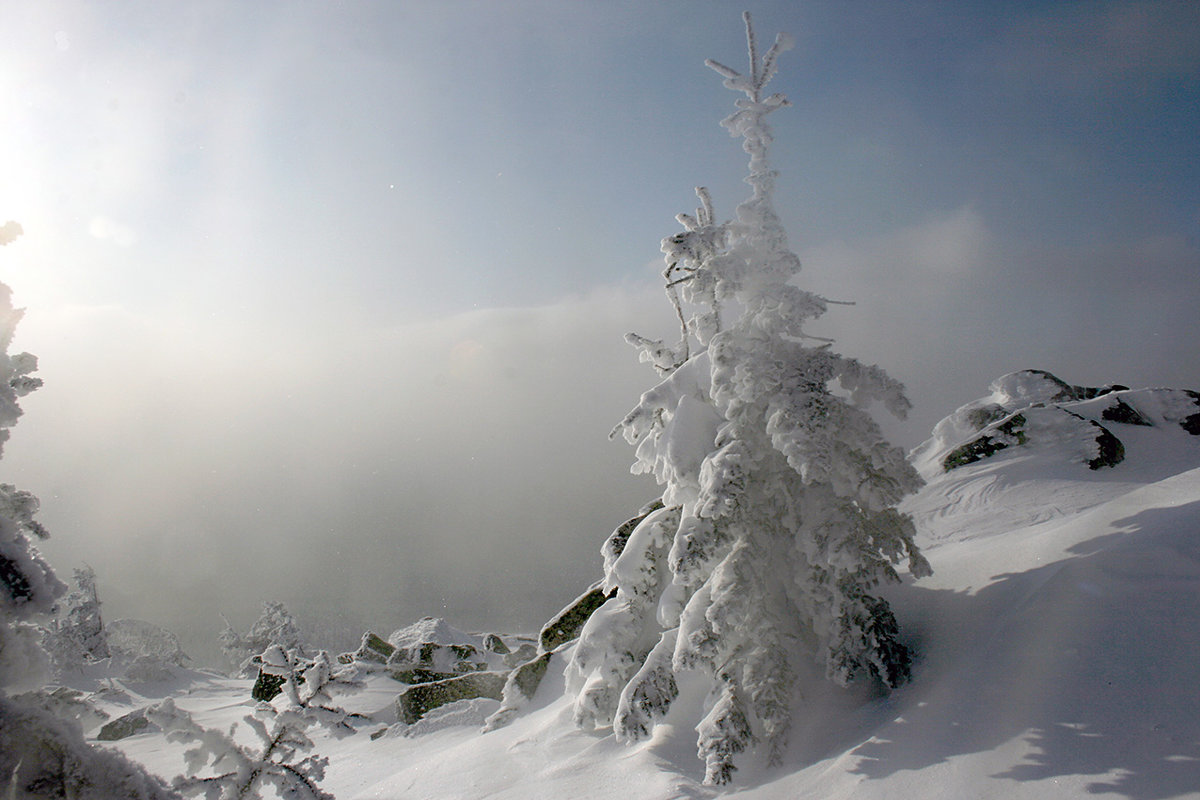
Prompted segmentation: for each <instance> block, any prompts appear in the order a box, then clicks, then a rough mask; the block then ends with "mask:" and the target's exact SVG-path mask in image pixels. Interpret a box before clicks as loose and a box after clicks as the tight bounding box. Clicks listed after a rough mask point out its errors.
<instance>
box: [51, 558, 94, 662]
mask: <svg viewBox="0 0 1200 800" xmlns="http://www.w3.org/2000/svg"><path fill="white" fill-rule="evenodd" d="M74 583H75V588H74V589H73V590H72V591H71V592H70V593H69V594H68V595H67V596H66V598H65V599H64V600H63V601H62V602H61V603H60V607H61V608H60V611H59V615H58V618H57V619H55V620H54V621H52V622H51V623H50V625H49V626H47V628H46V634H45V640H44V641H45V645H46V649H47V650H48V651H49V652H50V656H51V658H53V659H54V665H55V667H56V668H57V669H58V670H59V671H60V672H61V671H63V670H66V669H72V668H75V667H78V666H79V665H81V664H83V663H85V662H88V661H98V660H100V659H104V658H108V657H109V655H110V653H109V649H108V636H107V633H106V632H105V630H104V618H103V617H102V616H101V615H100V594H99V591H98V590H97V589H96V572H95V571H94V570H93V569H92V568H91V567H88V566H85V567H84V568H83V569H77V570H75V580H74Z"/></svg>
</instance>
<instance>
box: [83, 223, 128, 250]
mask: <svg viewBox="0 0 1200 800" xmlns="http://www.w3.org/2000/svg"><path fill="white" fill-rule="evenodd" d="M88 233H89V234H91V235H92V236H94V237H95V238H97V239H100V240H101V241H107V242H112V243H113V244H115V245H118V246H120V247H131V246H132V245H134V244H135V243H136V242H137V234H136V233H134V231H133V228H131V227H129V226H128V225H125V224H123V223H120V222H116V221H115V220H112V219H109V218H108V217H104V216H99V217H93V218H92V221H91V222H89V223H88Z"/></svg>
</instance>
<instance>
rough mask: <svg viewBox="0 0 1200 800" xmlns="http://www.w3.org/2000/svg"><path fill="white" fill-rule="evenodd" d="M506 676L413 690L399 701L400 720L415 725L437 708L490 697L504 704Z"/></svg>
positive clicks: (479, 675) (462, 678) (482, 675)
mask: <svg viewBox="0 0 1200 800" xmlns="http://www.w3.org/2000/svg"><path fill="white" fill-rule="evenodd" d="M507 679H508V674H507V673H504V672H472V673H469V674H467V675H459V676H457V677H454V678H448V679H446V680H441V681H434V682H432V683H421V684H417V685H415V686H410V687H409V688H408V689H406V690H404V691H403V692H401V693H400V696H399V697H397V698H396V711H397V714H398V716H399V717H400V719H402V720H403V721H404V722H405V723H407V724H409V725H412V724H413V723H415V722H416V721H417V720H419V719H421V718H422V717H423V716H425V715H426V714H427V713H429V712H430V711H432V710H433V709H435V708H439V707H441V706H444V705H446V704H447V703H453V702H456V701H458V700H471V699H474V698H476V697H488V698H491V699H492V700H500V699H502V698H503V696H504V683H505V681H506V680H507Z"/></svg>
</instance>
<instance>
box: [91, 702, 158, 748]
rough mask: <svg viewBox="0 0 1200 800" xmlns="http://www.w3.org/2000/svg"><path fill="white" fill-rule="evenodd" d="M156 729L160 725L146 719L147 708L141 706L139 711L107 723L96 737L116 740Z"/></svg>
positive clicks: (108, 740)
mask: <svg viewBox="0 0 1200 800" xmlns="http://www.w3.org/2000/svg"><path fill="white" fill-rule="evenodd" d="M156 730H158V726H157V725H155V724H154V723H152V722H151V721H150V720H148V719H146V709H144V708H139V709H138V710H137V711H130V712H129V713H128V714H126V715H125V716H123V717H117V718H116V719H114V720H113V721H112V722H109V723H106V724H105V725H104V726H103V727H102V728H100V732H99V733H97V734H96V738H97V739H99V740H100V741H102V742H115V741H117V740H119V739H124V738H126V737H129V736H133V735H134V734H137V733H141V732H142V731H156Z"/></svg>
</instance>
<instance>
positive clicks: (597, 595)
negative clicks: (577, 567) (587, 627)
mask: <svg viewBox="0 0 1200 800" xmlns="http://www.w3.org/2000/svg"><path fill="white" fill-rule="evenodd" d="M615 593H616V591H615V590H614V591H613V594H615ZM610 596H611V595H610V594H606V593H605V591H604V587H603V585H602V582H601V581H597V582H596V583H594V584H593V585H592V586H591V587H590V588H589V589H588V590H587V591H586V592H584V593H583V594H581V595H580V596H579V597H577V598H575V601H574V602H572V603H571V604H570V605H568V606H567V607H566V608H564V609H563V610H562V611H560V612H558V613H557V614H555V615H554V617H553V618H552V619H551V620H550V621H549V622H547V623H546V624H545V625H544V626H543V627H542V630H541V633H539V634H538V643H539V644H540V646H541V649H542V650H543V651H547V650H553V649H554V648H556V647H558V646H559V645H560V644H562V643H563V642H569V641H571V640H572V639H574V638H575V637H576V636H578V635H579V629H580V628H582V627H583V624H584V623H585V622H587V621H588V617H590V616H592V614H593V613H594V612H595V611H596V609H597V608H599V607H600V606H602V605H604V602H605V601H606V600H608V598H609V597H610Z"/></svg>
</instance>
